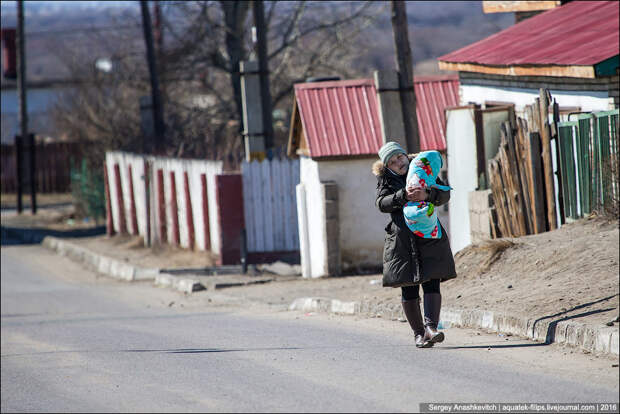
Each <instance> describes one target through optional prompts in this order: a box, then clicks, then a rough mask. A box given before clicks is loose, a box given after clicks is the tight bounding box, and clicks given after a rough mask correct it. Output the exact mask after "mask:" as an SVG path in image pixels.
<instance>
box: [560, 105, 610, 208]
mask: <svg viewBox="0 0 620 414" xmlns="http://www.w3.org/2000/svg"><path fill="white" fill-rule="evenodd" d="M617 128H618V110H617V109H616V110H614V111H604V112H594V113H589V114H580V115H579V116H578V117H577V120H576V121H568V122H560V123H559V124H558V137H559V151H560V153H559V154H558V157H557V159H558V162H559V174H560V180H561V184H562V194H563V199H564V215H565V218H567V219H577V218H579V217H583V216H584V215H587V214H590V213H591V212H592V211H598V212H601V209H604V208H607V207H608V206H610V205H614V204H615V206H616V208H617V203H618V197H619V193H618V129H617Z"/></svg>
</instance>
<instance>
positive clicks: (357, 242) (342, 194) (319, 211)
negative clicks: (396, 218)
mask: <svg viewBox="0 0 620 414" xmlns="http://www.w3.org/2000/svg"><path fill="white" fill-rule="evenodd" d="M375 161H376V159H375V158H365V159H348V160H334V161H328V160H321V161H315V160H312V159H309V158H307V157H302V158H301V162H300V171H301V174H300V181H301V184H303V188H304V190H305V200H306V213H307V214H306V218H307V229H308V237H307V239H308V245H309V246H308V249H307V250H308V251H309V254H310V258H311V259H310V266H309V267H310V276H311V277H318V276H322V275H324V274H325V273H326V268H325V261H326V250H325V249H326V247H325V246H326V234H325V224H324V222H325V217H324V210H323V203H324V200H323V196H322V194H321V185H320V183H321V181H335V182H336V183H337V184H338V206H339V211H338V214H339V218H340V253H341V257H342V269H343V270H346V269H347V267H352V266H364V265H380V264H381V261H382V254H383V243H384V240H385V231H384V228H385V225H386V224H387V223H388V222H389V220H390V218H389V215H387V214H382V213H381V212H380V211H379V210H378V209H377V208H376V207H375V196H376V182H377V181H376V178H375V176H374V175H373V174H372V173H371V167H372V164H373V162H375ZM298 206H299V204H298ZM300 231H302V228H300ZM300 237H303V236H302V235H301V233H300ZM300 250H301V252H302V255H303V254H304V248H303V246H302V248H301V249H300ZM302 268H304V266H303V258H302Z"/></svg>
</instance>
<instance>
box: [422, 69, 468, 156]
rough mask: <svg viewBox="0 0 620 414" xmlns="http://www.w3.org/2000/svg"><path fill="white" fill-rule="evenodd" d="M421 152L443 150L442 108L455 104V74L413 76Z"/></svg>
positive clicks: (457, 92) (457, 100)
mask: <svg viewBox="0 0 620 414" xmlns="http://www.w3.org/2000/svg"><path fill="white" fill-rule="evenodd" d="M413 89H414V90H415V97H416V114H417V115H418V130H419V133H420V147H421V151H427V150H439V151H443V150H445V149H446V131H445V128H446V113H445V111H444V109H445V108H447V107H449V106H457V105H459V79H458V76H457V75H443V76H432V77H431V76H428V77H422V76H418V77H416V78H414V82H413Z"/></svg>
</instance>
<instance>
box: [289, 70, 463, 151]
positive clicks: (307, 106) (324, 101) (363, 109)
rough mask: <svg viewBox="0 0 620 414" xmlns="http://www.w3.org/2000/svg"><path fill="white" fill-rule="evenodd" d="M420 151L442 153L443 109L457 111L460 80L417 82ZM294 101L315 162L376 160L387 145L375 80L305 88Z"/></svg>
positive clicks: (297, 91)
mask: <svg viewBox="0 0 620 414" xmlns="http://www.w3.org/2000/svg"><path fill="white" fill-rule="evenodd" d="M414 90H415V93H416V98H417V99H416V101H417V104H416V112H417V115H418V125H419V131H420V141H421V143H420V144H421V147H422V148H421V149H422V150H428V149H437V150H444V149H445V148H446V138H445V132H444V125H445V114H444V108H445V107H447V106H455V105H458V101H459V99H458V78H457V77H456V76H434V77H424V78H415V81H414ZM295 98H296V100H297V106H298V109H299V114H300V116H301V122H302V125H303V128H304V132H305V136H306V139H307V142H308V148H309V151H310V156H311V157H330V156H350V155H376V154H377V152H378V151H379V148H381V145H382V144H383V140H382V136H381V121H380V119H379V117H380V115H379V108H378V101H377V92H376V89H375V84H374V81H373V80H372V79H358V80H347V81H329V82H314V83H301V84H296V85H295Z"/></svg>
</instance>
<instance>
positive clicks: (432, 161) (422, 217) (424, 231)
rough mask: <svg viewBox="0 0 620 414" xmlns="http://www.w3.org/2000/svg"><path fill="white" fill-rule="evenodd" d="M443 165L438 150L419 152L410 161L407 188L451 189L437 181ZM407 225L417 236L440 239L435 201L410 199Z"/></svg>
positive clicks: (407, 210) (407, 209)
mask: <svg viewBox="0 0 620 414" xmlns="http://www.w3.org/2000/svg"><path fill="white" fill-rule="evenodd" d="M442 165H443V159H442V158H441V154H440V153H439V152H437V151H424V152H421V153H419V154H418V155H417V156H416V157H415V158H414V159H413V160H411V162H410V163H409V171H408V172H407V188H413V189H427V188H432V187H435V188H438V189H440V190H443V191H447V190H450V189H451V188H450V187H449V186H445V185H439V184H437V183H436V180H437V175H438V174H439V170H440V169H441V166H442ZM403 213H404V215H405V222H406V223H407V227H409V229H410V230H411V231H412V232H413V234H415V235H416V236H419V237H423V238H425V239H440V238H441V226H440V225H439V219H438V218H437V212H436V211H435V206H434V205H433V203H429V202H427V201H409V202H407V204H405V207H404V208H403Z"/></svg>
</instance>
